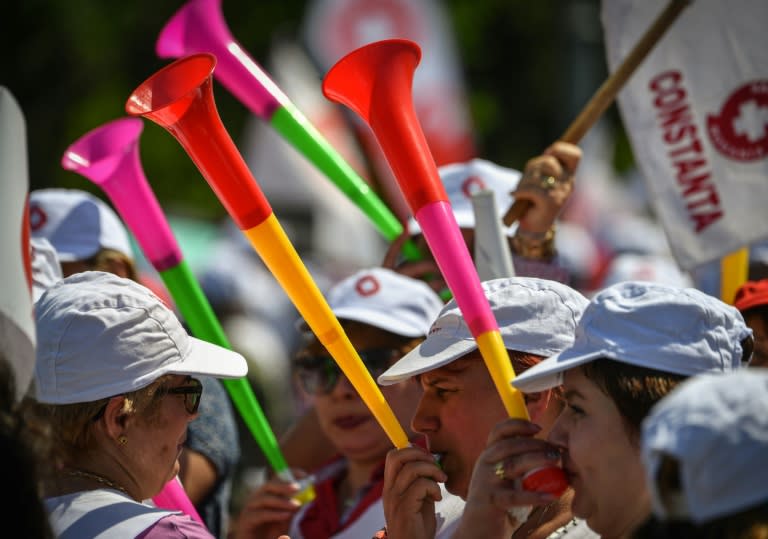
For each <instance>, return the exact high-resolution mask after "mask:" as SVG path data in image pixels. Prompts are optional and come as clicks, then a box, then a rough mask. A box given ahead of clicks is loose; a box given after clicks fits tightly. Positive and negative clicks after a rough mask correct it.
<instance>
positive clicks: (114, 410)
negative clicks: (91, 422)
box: [101, 395, 128, 440]
mask: <svg viewBox="0 0 768 539" xmlns="http://www.w3.org/2000/svg"><path fill="white" fill-rule="evenodd" d="M124 403H125V396H124V395H118V396H117V397H112V398H111V399H109V402H108V403H107V407H106V408H105V410H104V416H103V417H102V418H101V421H102V422H103V424H104V429H105V432H106V433H107V435H108V436H109V437H110V438H112V439H113V440H117V439H118V438H119V437H120V436H122V435H123V431H125V423H126V420H127V419H128V414H126V413H125V412H124V411H123V404H124Z"/></svg>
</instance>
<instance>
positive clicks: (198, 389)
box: [162, 378, 203, 415]
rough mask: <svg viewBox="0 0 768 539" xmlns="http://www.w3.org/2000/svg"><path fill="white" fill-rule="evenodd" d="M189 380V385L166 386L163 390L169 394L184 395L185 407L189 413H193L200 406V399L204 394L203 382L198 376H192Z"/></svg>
mask: <svg viewBox="0 0 768 539" xmlns="http://www.w3.org/2000/svg"><path fill="white" fill-rule="evenodd" d="M187 382H189V384H188V385H183V386H179V387H171V388H164V389H163V390H162V392H163V393H167V394H168V395H184V408H186V409H187V413H188V414H189V415H193V414H196V413H197V409H198V408H200V399H201V398H202V396H203V383H202V382H201V381H200V380H198V379H197V378H190V379H189V380H187Z"/></svg>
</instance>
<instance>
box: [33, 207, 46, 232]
mask: <svg viewBox="0 0 768 539" xmlns="http://www.w3.org/2000/svg"><path fill="white" fill-rule="evenodd" d="M47 222H48V215H46V213H45V212H44V211H43V208H41V207H40V206H38V205H36V204H35V205H34V206H33V205H30V206H29V226H30V228H31V229H32V231H33V232H37V231H38V230H40V229H41V228H43V227H44V226H45V223H47Z"/></svg>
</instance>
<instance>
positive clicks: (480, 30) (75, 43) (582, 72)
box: [0, 0, 631, 217]
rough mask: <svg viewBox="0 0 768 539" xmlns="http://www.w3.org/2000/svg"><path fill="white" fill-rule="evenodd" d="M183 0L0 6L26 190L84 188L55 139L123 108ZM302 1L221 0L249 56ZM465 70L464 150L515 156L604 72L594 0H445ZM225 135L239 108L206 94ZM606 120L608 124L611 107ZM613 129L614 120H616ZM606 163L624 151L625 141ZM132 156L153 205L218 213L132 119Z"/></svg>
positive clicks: (152, 133) (543, 142) (179, 159)
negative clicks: (20, 120) (468, 141)
mask: <svg viewBox="0 0 768 539" xmlns="http://www.w3.org/2000/svg"><path fill="white" fill-rule="evenodd" d="M182 3H183V2H181V1H173V2H157V1H151V0H133V1H131V2H106V1H97V0H67V1H54V0H48V1H45V0H25V1H23V2H6V3H5V4H4V6H3V8H2V9H1V10H0V43H2V47H3V50H4V51H5V52H6V55H5V57H6V65H5V68H4V69H3V74H2V76H1V77H0V84H3V85H5V86H7V87H8V88H9V89H10V90H11V92H12V93H13V94H14V96H15V97H16V98H17V100H18V101H19V103H20V105H21V107H22V110H23V111H24V114H25V117H26V121H27V140H28V150H29V160H30V181H31V186H32V188H33V189H37V188H43V187H52V186H57V187H75V188H80V189H86V190H89V191H92V192H97V191H98V190H97V188H95V187H94V186H92V185H90V182H87V181H85V180H84V179H83V178H82V177H80V176H79V175H76V174H73V173H71V172H67V171H65V170H63V169H62V168H61V167H60V165H59V162H60V159H61V156H62V154H63V152H64V150H65V149H66V147H67V146H68V145H69V143H71V142H72V141H74V140H75V139H77V138H78V137H80V136H81V135H82V134H84V133H85V132H86V131H88V130H90V129H92V128H94V127H96V126H98V125H100V124H102V123H105V122H107V121H109V120H112V119H114V118H117V117H120V116H123V115H124V114H125V113H124V108H123V107H124V103H125V100H126V98H127V97H128V95H129V93H130V92H131V91H132V90H133V89H134V88H135V87H136V86H137V85H138V84H139V83H141V82H142V81H143V80H144V79H145V78H147V77H148V76H149V75H151V74H152V73H154V72H155V71H156V70H157V69H159V68H160V67H162V66H164V65H166V64H167V63H168V61H167V60H162V59H159V58H157V57H156V56H155V54H154V43H155V40H156V38H157V35H158V32H159V31H160V29H161V28H162V26H163V25H164V24H165V22H166V21H167V20H168V18H169V17H170V16H171V15H172V13H174V12H175V11H176V10H177V9H178V8H179V7H180V6H181V5H182ZM305 4H306V2H305V1H304V0H280V1H262V2H254V1H253V0H251V1H245V0H225V1H224V2H223V10H224V17H225V19H226V21H227V24H228V25H229V28H230V30H231V32H232V34H233V35H234V36H235V38H236V39H237V40H238V41H239V42H240V43H241V44H242V45H243V46H244V48H245V49H246V50H247V51H249V53H250V54H251V55H252V56H253V57H254V58H255V59H256V60H257V61H263V59H264V58H266V57H267V54H268V51H269V48H270V44H271V42H272V40H273V37H274V36H275V35H276V34H277V33H279V35H281V36H283V37H284V36H297V35H298V34H299V32H300V29H301V24H302V17H303V14H304V7H305ZM445 6H446V8H447V9H448V12H449V16H450V20H451V22H452V24H453V25H454V29H455V31H456V40H457V44H458V50H459V54H460V56H461V62H462V67H463V70H464V74H465V77H466V86H467V90H468V94H469V106H470V112H471V115H472V120H473V123H474V126H475V129H476V140H477V147H478V154H479V155H480V156H482V157H485V158H488V159H491V160H494V161H496V162H498V163H500V164H502V165H505V166H510V167H515V168H520V167H522V166H523V165H524V164H525V161H526V160H527V159H529V158H530V157H533V156H534V155H536V154H537V153H539V152H540V151H541V150H542V149H544V148H545V147H546V146H547V145H548V144H550V143H551V142H552V141H554V140H555V139H556V138H557V136H558V135H559V134H560V133H561V132H562V131H563V130H564V129H565V128H566V126H567V125H568V123H569V122H570V121H571V120H572V119H573V117H574V116H575V115H576V113H577V112H578V110H579V107H580V106H582V105H583V104H584V103H586V101H587V99H588V98H589V97H590V95H591V93H592V92H593V91H594V90H595V89H596V88H597V86H598V85H599V84H600V82H601V81H602V78H603V77H604V76H605V62H604V53H603V50H602V43H601V41H600V27H599V19H598V17H599V3H598V0H545V1H536V2H532V1H530V0H483V1H478V0H446V2H445ZM215 95H216V104H217V107H218V109H219V112H220V114H221V117H222V121H223V122H224V125H225V126H226V127H227V130H228V131H229V133H230V135H232V137H233V139H234V140H235V141H236V142H237V141H238V138H239V134H240V133H241V132H242V130H243V127H244V125H245V121H246V119H247V118H248V112H247V110H246V109H245V107H244V106H243V105H241V104H240V103H239V102H238V101H236V100H235V98H233V97H232V96H231V95H230V94H229V93H228V92H226V91H224V90H223V89H222V88H219V89H218V91H216V92H215ZM609 119H610V120H611V121H612V123H613V124H614V125H618V120H617V118H616V114H615V112H614V111H613V110H612V111H611V112H610V114H609ZM619 136H620V137H621V136H622V135H621V132H620V131H619ZM620 140H622V141H623V142H622V143H623V144H624V146H623V147H622V146H621V145H620V146H619V149H620V151H619V152H618V153H617V155H619V156H620V162H619V163H618V164H619V166H620V167H626V166H628V164H629V163H630V162H631V152H629V151H628V146H627V145H626V142H625V139H620ZM141 153H142V163H143V166H144V169H145V171H146V172H147V176H148V177H149V178H150V180H151V183H152V186H153V189H154V190H155V192H156V194H157V196H158V198H159V199H160V202H161V204H162V205H163V206H164V207H165V208H166V209H168V210H181V211H183V212H184V213H186V214H190V213H191V214H193V215H196V216H200V217H218V216H221V215H223V214H224V211H223V209H222V208H221V206H220V204H219V203H218V201H217V200H216V199H215V197H213V196H212V195H211V192H210V190H209V188H208V186H207V185H206V184H205V182H204V181H202V179H201V178H200V174H199V172H198V171H197V169H196V168H195V167H194V164H193V163H192V162H191V160H190V159H189V158H188V157H187V156H186V154H185V153H184V151H183V149H182V148H181V147H180V146H179V144H178V143H177V142H176V141H175V140H173V139H172V137H171V136H170V135H168V133H167V132H165V131H164V130H163V129H161V128H160V127H158V126H156V125H155V124H153V123H151V122H145V129H144V134H143V135H142V139H141Z"/></svg>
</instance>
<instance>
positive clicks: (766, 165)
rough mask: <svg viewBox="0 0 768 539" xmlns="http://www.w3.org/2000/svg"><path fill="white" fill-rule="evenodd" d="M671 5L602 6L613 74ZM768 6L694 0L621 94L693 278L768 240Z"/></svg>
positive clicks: (647, 0)
mask: <svg viewBox="0 0 768 539" xmlns="http://www.w3.org/2000/svg"><path fill="white" fill-rule="evenodd" d="M667 3H668V0H604V2H603V10H602V18H603V26H604V29H605V44H606V49H607V55H608V65H609V68H610V69H611V70H613V69H615V68H616V66H617V65H618V64H619V63H620V62H621V61H622V60H623V59H624V58H625V57H626V55H627V53H628V52H629V51H630V50H631V49H632V47H633V46H634V45H635V43H637V41H638V40H639V39H640V37H641V36H642V34H643V33H644V32H645V31H646V29H647V28H648V27H649V26H650V24H651V23H652V21H653V20H654V19H655V18H656V16H657V15H658V14H659V13H660V12H661V11H662V10H663V9H664V7H665V6H666V5H667ZM767 22H768V2H767V1H766V0H730V1H728V2H724V1H722V0H693V1H692V2H691V4H690V5H689V6H688V7H686V8H685V9H684V10H683V12H682V13H681V14H680V15H679V17H678V19H677V20H676V21H675V23H674V24H673V25H672V27H671V28H669V29H668V30H667V33H666V34H665V35H664V37H662V39H661V41H660V42H659V43H658V44H657V45H656V46H655V48H654V49H653V50H652V51H651V52H650V54H649V55H648V57H647V58H646V59H645V61H644V62H643V64H642V65H641V66H640V67H639V68H638V69H637V71H636V72H635V73H634V74H633V75H632V77H631V78H630V80H629V82H628V84H627V85H626V86H625V88H624V89H623V90H622V92H621V93H620V94H619V110H620V111H621V115H622V117H623V120H624V125H625V127H626V129H627V131H628V134H629V138H630V141H631V143H632V147H633V149H634V154H635V160H636V162H637V164H638V167H639V168H640V170H641V171H642V172H643V174H644V176H645V179H646V184H647V187H648V190H649V196H650V199H651V202H652V204H653V207H654V210H655V212H656V214H657V216H658V218H659V220H660V221H661V224H662V225H663V226H664V229H665V231H666V233H667V236H668V238H669V242H670V245H671V248H672V252H673V254H674V256H675V258H676V259H677V262H678V263H679V264H680V266H681V267H682V268H684V269H686V270H690V269H692V268H694V267H696V266H698V265H700V264H703V263H705V262H710V261H712V260H716V259H718V258H720V257H722V256H723V255H725V254H727V253H729V252H732V251H735V250H737V249H739V248H741V247H743V246H745V245H747V244H749V243H751V242H754V241H756V240H760V239H764V238H766V237H768V52H766V51H768V32H766V23H767Z"/></svg>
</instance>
